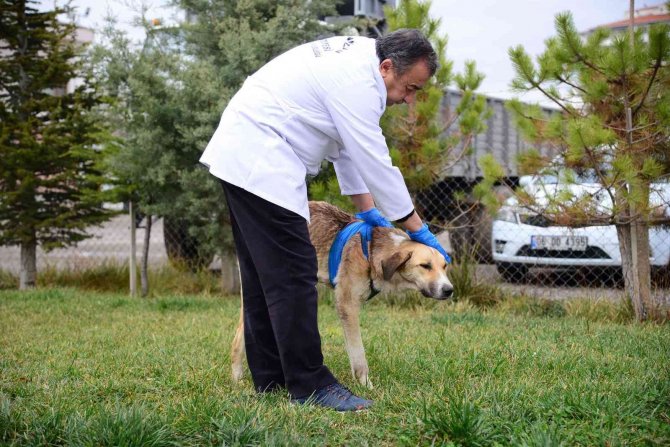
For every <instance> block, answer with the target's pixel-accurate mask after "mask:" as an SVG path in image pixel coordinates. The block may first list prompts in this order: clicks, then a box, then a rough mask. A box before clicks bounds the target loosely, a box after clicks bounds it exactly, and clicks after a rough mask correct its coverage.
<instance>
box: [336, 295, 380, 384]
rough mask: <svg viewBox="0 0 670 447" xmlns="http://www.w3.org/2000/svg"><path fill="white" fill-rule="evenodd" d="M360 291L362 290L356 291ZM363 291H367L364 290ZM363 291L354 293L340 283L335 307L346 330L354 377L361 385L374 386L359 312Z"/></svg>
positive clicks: (345, 337) (345, 342)
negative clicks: (366, 355) (370, 376)
mask: <svg viewBox="0 0 670 447" xmlns="http://www.w3.org/2000/svg"><path fill="white" fill-rule="evenodd" d="M356 292H360V291H356ZM362 293H365V292H364V291H363V292H362ZM360 295H361V293H354V291H353V290H352V288H351V287H346V284H338V286H337V288H336V289H335V303H336V304H335V307H336V308H337V313H338V315H339V317H340V321H341V322H342V329H343V330H344V344H345V346H346V349H347V354H348V355H349V363H350V364H351V372H352V374H353V375H354V379H356V380H358V382H359V383H360V384H361V385H364V386H366V387H368V388H372V382H371V381H370V378H369V377H368V374H369V369H368V361H367V359H366V358H365V348H364V347H363V339H362V337H361V326H360V320H359V312H360V308H361V297H360Z"/></svg>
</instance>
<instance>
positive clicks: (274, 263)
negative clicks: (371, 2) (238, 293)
mask: <svg viewBox="0 0 670 447" xmlns="http://www.w3.org/2000/svg"><path fill="white" fill-rule="evenodd" d="M436 69H437V56H436V54H435V52H434V50H433V48H432V46H431V44H430V42H429V41H428V40H427V39H426V38H425V37H424V36H423V35H422V34H421V33H420V32H419V31H417V30H409V29H406V30H398V31H396V32H393V33H390V34H388V35H386V36H384V37H380V38H379V39H377V40H373V39H369V38H365V37H331V38H328V39H324V40H320V41H316V42H311V43H307V44H304V45H301V46H298V47H296V48H294V49H292V50H289V51H288V52H286V53H284V54H282V55H280V56H278V57H277V58H275V59H274V60H272V61H270V62H269V63H268V64H266V65H265V66H264V67H262V68H261V69H260V70H258V71H257V72H256V73H255V74H253V75H252V76H250V77H249V78H247V80H246V82H245V83H244V85H243V86H242V88H241V89H240V90H239V92H238V93H237V94H236V95H235V96H234V97H233V98H232V99H231V101H230V102H229V104H228V106H227V107H226V109H225V111H224V112H223V115H222V117H221V121H220V123H219V126H218V128H217V130H216V132H215V133H214V136H213V137H212V139H211V141H210V142H209V144H208V145H207V148H206V149H205V152H204V153H203V155H202V158H201V159H200V161H201V162H202V163H203V164H205V165H206V166H208V167H209V170H210V172H211V173H212V174H213V175H214V176H216V177H218V178H219V179H220V180H221V183H222V185H223V189H224V192H225V195H226V199H227V202H228V207H229V210H230V215H231V222H232V227H233V236H234V239H235V246H236V249H237V256H238V259H239V261H240V269H241V274H242V290H243V300H244V323H245V324H244V329H245V348H246V353H247V361H248V363H249V368H250V370H251V375H252V379H253V381H254V385H255V387H256V389H257V390H258V391H259V392H264V391H270V390H274V389H276V388H278V387H286V388H287V389H288V391H289V393H290V394H291V396H292V399H293V401H294V402H299V403H303V402H306V401H308V402H314V403H316V404H319V405H322V406H325V407H329V408H333V409H336V410H339V411H349V410H354V411H355V410H360V409H363V408H367V407H368V406H370V405H371V403H372V402H371V401H369V400H366V399H363V398H360V397H358V396H355V395H353V394H352V393H351V392H350V391H349V390H347V389H346V388H344V387H343V386H342V385H340V384H339V383H338V382H337V380H336V379H335V378H334V377H333V375H332V374H331V373H330V371H329V370H328V368H327V367H326V366H325V365H324V364H323V356H322V354H321V338H320V336H319V332H318V327H317V296H316V295H317V294H316V288H315V285H316V282H317V279H316V271H317V264H316V254H315V251H314V247H313V246H312V245H311V243H310V241H309V234H308V231H307V223H308V222H309V208H308V205H307V187H306V184H305V176H306V175H314V174H316V173H317V172H318V170H319V167H320V165H321V162H322V161H323V160H324V159H325V160H329V161H332V162H333V163H334V166H335V172H336V174H337V178H338V182H339V184H340V189H341V192H342V194H345V195H348V196H351V198H352V200H353V203H354V205H355V206H356V207H357V208H358V209H359V211H360V213H359V214H358V216H359V217H360V218H362V219H364V220H366V221H368V222H369V223H371V224H373V225H390V224H389V223H388V220H391V221H395V222H397V223H399V224H400V225H402V226H403V227H404V228H405V229H406V230H407V232H408V234H409V235H410V237H411V238H412V239H414V240H416V241H419V242H422V243H424V244H426V245H429V246H432V247H433V248H435V249H437V250H438V251H440V252H441V253H443V254H444V255H445V257H446V258H447V259H448V260H449V258H448V255H447V254H446V252H445V251H444V249H443V248H442V247H441V246H440V244H439V243H438V242H437V239H436V238H435V236H434V235H433V234H432V233H430V231H429V230H428V227H427V226H426V225H425V224H423V222H422V221H421V219H420V217H419V216H418V215H417V214H416V213H415V212H414V206H413V204H412V200H411V198H410V195H409V192H408V191H407V187H406V186H405V182H404V180H403V177H402V174H401V173H400V171H399V170H398V168H396V167H394V166H393V165H392V163H391V158H390V156H389V151H388V148H387V146H386V140H385V139H384V136H383V135H382V131H381V128H380V126H379V119H380V117H381V115H382V114H383V113H384V110H385V108H386V106H387V105H393V104H401V103H405V102H406V103H410V102H412V101H414V98H415V95H416V92H417V91H418V90H420V89H421V88H422V87H423V85H424V84H425V83H426V82H427V81H428V79H429V78H430V77H431V76H432V75H433V74H434V73H435V70H436ZM376 207H378V208H379V210H378V209H377V208H376ZM383 216H386V217H383ZM387 218H388V220H386V219H387Z"/></svg>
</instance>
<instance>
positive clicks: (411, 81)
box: [379, 59, 430, 106]
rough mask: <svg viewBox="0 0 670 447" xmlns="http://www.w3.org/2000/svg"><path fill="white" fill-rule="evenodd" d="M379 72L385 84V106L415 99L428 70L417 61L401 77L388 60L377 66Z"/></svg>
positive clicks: (428, 75) (424, 64) (425, 80)
mask: <svg viewBox="0 0 670 447" xmlns="http://www.w3.org/2000/svg"><path fill="white" fill-rule="evenodd" d="M379 72H380V73H381V75H382V78H384V84H386V105H387V106H392V105H394V104H402V103H407V104H411V103H413V102H414V100H415V99H416V92H417V91H419V90H421V89H422V88H423V86H424V84H425V83H426V82H428V79H430V70H429V69H428V66H427V65H426V63H425V62H424V61H418V62H416V63H415V64H414V65H412V67H411V68H410V69H409V70H407V71H406V72H405V73H403V74H402V75H400V76H398V73H397V72H396V70H395V67H394V66H393V62H392V61H391V60H390V59H384V60H383V61H382V62H381V64H379Z"/></svg>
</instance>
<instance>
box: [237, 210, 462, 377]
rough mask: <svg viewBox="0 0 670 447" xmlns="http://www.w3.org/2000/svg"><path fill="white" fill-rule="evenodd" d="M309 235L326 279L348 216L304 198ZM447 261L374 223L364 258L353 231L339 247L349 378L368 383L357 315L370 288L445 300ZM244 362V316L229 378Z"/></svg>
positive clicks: (339, 305) (338, 299)
mask: <svg viewBox="0 0 670 447" xmlns="http://www.w3.org/2000/svg"><path fill="white" fill-rule="evenodd" d="M309 211H310V216H311V223H310V224H309V235H310V239H311V241H312V244H313V245H314V247H315V248H316V256H317V259H318V264H319V270H318V277H319V280H320V281H322V282H325V283H328V281H329V279H328V254H329V252H330V246H331V245H332V243H333V240H334V239H335V237H336V235H337V233H338V232H339V231H340V230H341V229H342V228H344V227H345V226H346V225H347V224H348V223H350V222H353V221H354V217H353V216H351V215H349V214H347V213H345V212H344V211H342V210H340V209H339V208H337V207H335V206H333V205H330V204H328V203H326V202H310V203H309ZM446 267H447V263H446V262H445V260H444V257H442V255H440V254H439V253H438V252H437V250H435V249H433V248H430V247H428V246H426V245H423V244H420V243H418V242H414V241H411V240H410V239H409V237H408V236H407V234H406V233H405V232H403V231H401V230H399V229H395V228H382V227H377V228H375V229H374V230H373V234H372V242H371V243H370V248H369V260H366V259H365V257H364V255H363V250H362V248H361V239H360V236H359V235H356V236H354V237H352V238H351V239H350V240H349V242H347V244H346V245H345V247H344V250H343V252H342V260H341V263H340V267H339V270H338V273H337V277H336V278H335V280H336V283H337V287H335V307H336V309H337V313H338V315H339V317H340V321H341V322H342V328H343V329H344V341H345V345H346V349H347V354H348V355H349V362H350V364H351V371H352V373H353V375H354V378H355V379H356V380H358V381H359V382H360V383H361V384H362V385H365V386H367V387H369V388H372V382H370V379H369V377H368V371H369V369H368V362H367V360H366V358H365V349H364V348H363V340H362V338H361V328H360V323H359V318H358V314H359V312H360V307H361V303H362V302H364V301H365V300H366V299H367V298H368V297H369V296H370V294H371V292H372V288H374V289H375V290H376V291H380V292H399V291H402V290H418V291H420V292H421V293H422V294H423V295H424V296H426V297H430V298H435V299H438V300H443V299H447V298H449V297H450V296H451V294H452V293H453V286H452V285H451V282H450V281H449V279H448V278H447V273H446ZM243 361H244V320H243V317H242V311H240V320H239V325H238V327H237V331H236V333H235V338H234V340H233V347H232V369H233V379H234V380H235V381H238V380H240V379H241V378H242V374H243Z"/></svg>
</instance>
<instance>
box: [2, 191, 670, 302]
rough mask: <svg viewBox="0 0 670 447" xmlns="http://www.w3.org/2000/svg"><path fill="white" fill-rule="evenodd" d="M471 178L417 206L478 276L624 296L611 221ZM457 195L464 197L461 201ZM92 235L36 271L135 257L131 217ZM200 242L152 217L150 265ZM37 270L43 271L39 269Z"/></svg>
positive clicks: (666, 243) (662, 232)
mask: <svg viewBox="0 0 670 447" xmlns="http://www.w3.org/2000/svg"><path fill="white" fill-rule="evenodd" d="M513 186H514V185H500V186H498V187H496V192H497V194H499V195H500V196H501V198H505V197H511V196H512V195H513V189H512V187H513ZM470 188H471V184H470V183H468V182H463V181H455V180H448V181H443V182H439V183H438V184H436V185H434V186H433V187H432V188H431V189H430V190H428V191H425V192H422V193H420V194H418V195H416V197H415V202H416V204H417V208H418V209H419V210H420V212H422V214H423V215H424V216H425V217H426V218H428V219H429V220H430V221H431V225H432V230H433V231H434V232H435V233H436V234H437V235H438V238H439V239H440V240H441V242H442V243H443V245H444V246H445V247H446V248H447V250H448V251H449V252H450V253H452V254H453V257H454V258H455V260H456V262H471V263H473V264H475V265H476V266H477V268H476V269H474V272H475V274H476V275H477V280H478V281H484V282H488V283H495V284H497V285H498V286H499V287H501V288H503V289H504V290H506V291H509V292H511V293H518V294H524V295H531V296H537V297H543V298H552V299H563V298H571V297H580V298H596V299H602V298H605V299H620V298H623V297H624V296H625V292H624V288H623V276H622V269H621V256H620V252H619V242H618V238H617V233H616V229H615V228H614V226H590V227H581V228H568V227H562V226H560V225H555V224H552V222H551V221H550V220H549V219H547V218H546V217H545V216H542V215H538V214H533V213H530V212H524V211H520V210H518V209H512V208H509V207H503V208H502V209H501V211H500V212H499V213H498V214H497V216H495V217H494V216H491V215H490V213H489V212H488V211H487V210H486V209H485V208H484V207H483V206H481V205H478V204H476V203H474V202H472V203H470V202H468V201H467V200H465V201H464V200H462V199H463V197H466V198H467V197H468V194H467V193H468V191H469V190H470ZM455 197H458V198H459V200H456V199H455ZM146 223H147V219H146V217H144V216H138V217H136V221H135V226H136V231H135V233H136V234H135V238H136V249H135V254H136V259H137V265H138V268H139V266H140V263H141V260H142V256H143V251H144V247H145V241H146V238H145V235H146ZM90 232H91V233H92V234H93V237H92V238H90V239H87V240H85V241H82V242H80V243H79V244H78V245H77V246H74V247H69V248H63V249H56V250H52V251H50V252H44V251H43V250H42V249H38V256H37V261H38V272H39V271H43V270H44V269H70V270H82V269H95V268H98V267H101V266H105V265H124V264H127V263H129V260H130V256H131V246H132V242H131V218H130V215H129V214H128V213H123V214H119V215H118V216H116V217H114V218H113V219H111V220H110V221H109V222H107V223H106V224H104V225H102V226H101V227H94V228H91V229H90ZM649 245H650V251H651V257H650V262H651V266H652V279H653V289H654V293H655V294H656V295H658V296H662V297H666V300H667V297H669V296H670V288H669V285H670V228H668V227H662V226H658V227H652V228H651V229H650V230H649ZM197 256H198V253H197V246H196V244H195V243H194V241H193V240H192V239H190V238H189V237H188V235H187V234H186V232H185V229H184V228H180V227H179V225H178V224H175V223H174V222H170V221H167V222H166V220H165V219H163V218H156V217H154V218H153V219H152V228H151V236H150V238H149V250H148V258H147V260H148V267H149V268H150V269H157V268H162V267H165V266H168V265H170V264H172V265H180V266H184V265H186V266H187V267H188V266H189V265H190V267H194V265H193V264H188V263H190V262H194V260H196V259H197ZM197 262H198V263H199V264H197V266H195V267H202V268H206V269H210V270H212V271H215V272H217V273H219V272H221V273H223V275H222V281H223V282H222V283H223V284H224V285H226V286H225V287H224V288H225V289H227V290H229V291H231V292H235V291H237V290H238V289H237V288H238V287H239V283H238V282H237V272H236V269H235V261H234V259H224V260H223V261H222V260H221V259H220V258H218V257H215V258H214V259H208V260H206V261H204V262H203V260H202V259H200V260H198V261H197ZM19 268H20V250H19V248H18V247H0V269H1V270H4V271H8V272H11V273H13V274H16V275H17V274H18V272H19ZM38 274H39V273H38Z"/></svg>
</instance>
